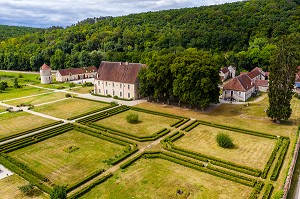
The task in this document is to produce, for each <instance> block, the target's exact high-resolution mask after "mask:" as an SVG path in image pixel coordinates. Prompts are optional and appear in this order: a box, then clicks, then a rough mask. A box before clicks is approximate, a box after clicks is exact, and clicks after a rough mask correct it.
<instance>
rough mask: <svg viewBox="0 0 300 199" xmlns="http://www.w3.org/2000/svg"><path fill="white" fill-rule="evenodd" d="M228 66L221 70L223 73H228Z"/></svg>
mask: <svg viewBox="0 0 300 199" xmlns="http://www.w3.org/2000/svg"><path fill="white" fill-rule="evenodd" d="M228 71H229V70H228V68H227V67H224V68H221V72H222V73H223V74H226V73H228Z"/></svg>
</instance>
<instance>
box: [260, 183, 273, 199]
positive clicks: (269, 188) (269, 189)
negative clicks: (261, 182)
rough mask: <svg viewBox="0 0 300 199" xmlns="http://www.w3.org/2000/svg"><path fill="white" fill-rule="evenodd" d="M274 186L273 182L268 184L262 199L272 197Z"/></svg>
mask: <svg viewBox="0 0 300 199" xmlns="http://www.w3.org/2000/svg"><path fill="white" fill-rule="evenodd" d="M273 188H274V187H273V185H272V184H267V186H266V189H265V192H264V195H263V196H262V199H269V198H270V197H271V194H272V191H273Z"/></svg>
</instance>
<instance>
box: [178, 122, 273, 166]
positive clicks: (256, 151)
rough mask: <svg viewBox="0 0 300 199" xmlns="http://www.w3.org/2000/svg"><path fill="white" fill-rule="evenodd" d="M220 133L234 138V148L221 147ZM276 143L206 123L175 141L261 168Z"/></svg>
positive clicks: (210, 153) (189, 148)
mask: <svg viewBox="0 0 300 199" xmlns="http://www.w3.org/2000/svg"><path fill="white" fill-rule="evenodd" d="M218 133H226V134H228V135H229V136H230V137H231V138H232V139H233V143H234V145H235V146H234V148H232V149H224V148H222V147H220V146H219V145H218V143H217V142H216V136H217V134H218ZM275 144H276V140H273V139H268V138H261V137H258V136H252V135H247V134H242V133H237V132H233V131H227V130H223V129H218V128H213V127H209V126H204V125H199V126H197V127H196V128H195V129H193V130H192V131H190V132H186V133H185V136H183V137H182V138H181V139H179V140H177V141H175V145H176V146H178V147H181V148H184V149H188V150H191V151H195V152H198V153H202V154H205V155H210V156H213V157H217V158H220V159H223V160H227V161H230V162H234V163H236V164H241V165H245V166H249V167H253V168H257V169H261V170H263V169H264V167H265V164H266V163H267V161H268V159H269V157H270V155H271V153H272V151H273V148H274V147H275Z"/></svg>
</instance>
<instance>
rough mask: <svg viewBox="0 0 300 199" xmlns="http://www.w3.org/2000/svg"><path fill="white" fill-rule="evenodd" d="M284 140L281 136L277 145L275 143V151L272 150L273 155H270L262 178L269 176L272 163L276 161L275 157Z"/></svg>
mask: <svg viewBox="0 0 300 199" xmlns="http://www.w3.org/2000/svg"><path fill="white" fill-rule="evenodd" d="M282 141H283V139H282V138H279V139H278V140H277V142H276V145H275V147H274V149H273V151H272V153H271V156H270V158H269V160H268V162H267V164H266V166H265V168H264V170H263V172H262V174H261V177H262V178H264V179H265V178H266V177H267V175H268V172H269V170H270V168H271V166H272V164H273V162H274V159H275V157H276V155H277V151H278V150H279V148H280V147H281V144H282Z"/></svg>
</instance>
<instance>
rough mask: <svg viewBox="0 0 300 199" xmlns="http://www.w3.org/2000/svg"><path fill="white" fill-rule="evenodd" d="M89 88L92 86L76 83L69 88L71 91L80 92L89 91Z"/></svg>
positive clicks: (91, 88) (92, 88)
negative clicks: (74, 86)
mask: <svg viewBox="0 0 300 199" xmlns="http://www.w3.org/2000/svg"><path fill="white" fill-rule="evenodd" d="M91 90H94V87H93V86H81V85H76V88H72V89H71V91H74V92H76V93H81V94H86V93H90V91H91Z"/></svg>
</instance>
